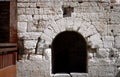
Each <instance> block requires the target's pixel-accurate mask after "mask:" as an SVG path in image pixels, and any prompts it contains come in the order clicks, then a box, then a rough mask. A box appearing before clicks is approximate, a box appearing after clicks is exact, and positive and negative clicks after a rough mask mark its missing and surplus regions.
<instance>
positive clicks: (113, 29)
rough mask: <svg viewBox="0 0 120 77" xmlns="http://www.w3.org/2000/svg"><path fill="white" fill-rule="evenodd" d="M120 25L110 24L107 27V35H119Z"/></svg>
mask: <svg viewBox="0 0 120 77" xmlns="http://www.w3.org/2000/svg"><path fill="white" fill-rule="evenodd" d="M119 28H120V25H119V24H117V25H116V24H111V25H108V27H107V32H108V34H109V35H120V29H119Z"/></svg>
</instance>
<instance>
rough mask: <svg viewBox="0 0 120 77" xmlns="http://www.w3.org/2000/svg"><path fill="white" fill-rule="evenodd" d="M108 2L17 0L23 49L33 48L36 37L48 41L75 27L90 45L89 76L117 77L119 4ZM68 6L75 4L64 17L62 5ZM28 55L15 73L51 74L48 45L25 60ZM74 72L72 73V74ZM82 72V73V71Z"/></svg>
mask: <svg viewBox="0 0 120 77" xmlns="http://www.w3.org/2000/svg"><path fill="white" fill-rule="evenodd" d="M1 1H6V0H1ZM110 2H111V0H18V1H17V7H18V8H17V10H18V37H19V38H22V39H23V40H24V47H25V52H27V53H34V52H35V47H36V42H37V39H38V37H41V38H42V39H44V40H45V44H47V45H51V43H52V40H53V39H54V37H55V36H56V35H57V34H58V33H60V32H62V31H66V30H72V31H77V32H79V33H80V34H82V35H83V37H84V38H85V39H86V42H87V43H88V45H89V46H90V47H91V51H90V53H89V52H88V54H89V59H88V76H89V77H119V75H120V74H119V69H120V68H119V66H120V65H119V64H120V63H119V58H118V55H120V52H119V50H120V41H119V39H120V36H119V35H120V29H119V28H120V19H119V18H120V14H119V13H120V8H119V7H120V6H119V4H117V3H114V4H113V3H112V4H111V3H110ZM112 2H113V1H112ZM68 6H70V7H73V8H74V10H73V11H72V13H71V17H63V14H65V13H66V12H65V11H64V10H63V7H68ZM42 21H43V22H42ZM92 49H96V50H92ZM116 50H117V51H116ZM94 51H96V52H94ZM92 52H94V53H92ZM116 54H117V55H116ZM27 56H28V54H26V55H24V58H23V59H22V60H21V61H19V62H18V63H17V67H18V68H17V72H18V73H17V76H18V77H51V76H50V73H51V69H52V67H51V66H52V63H51V60H50V59H51V49H47V48H46V49H45V51H43V53H42V55H33V54H31V56H30V60H26V59H27ZM108 56H109V57H108ZM111 57H112V58H111ZM115 62H116V63H115ZM77 75H78V74H74V76H75V77H76V76H77ZM79 75H80V74H79ZM82 76H83V77H84V75H83V74H82ZM56 77H70V76H69V75H66V76H64V75H56ZM77 77H79V76H77ZM80 77H81V76H80Z"/></svg>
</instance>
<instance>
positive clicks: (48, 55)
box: [44, 48, 51, 60]
mask: <svg viewBox="0 0 120 77" xmlns="http://www.w3.org/2000/svg"><path fill="white" fill-rule="evenodd" d="M44 55H45V59H46V60H51V49H50V48H47V49H45V51H44Z"/></svg>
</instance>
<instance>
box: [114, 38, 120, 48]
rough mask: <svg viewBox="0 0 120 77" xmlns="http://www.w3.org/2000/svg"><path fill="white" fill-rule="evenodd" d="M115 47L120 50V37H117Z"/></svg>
mask: <svg viewBox="0 0 120 77" xmlns="http://www.w3.org/2000/svg"><path fill="white" fill-rule="evenodd" d="M115 47H116V48H120V36H116V37H115Z"/></svg>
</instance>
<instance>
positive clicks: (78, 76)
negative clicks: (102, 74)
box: [70, 73, 88, 77]
mask: <svg viewBox="0 0 120 77" xmlns="http://www.w3.org/2000/svg"><path fill="white" fill-rule="evenodd" d="M70 75H71V76H72V77H88V73H70Z"/></svg>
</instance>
